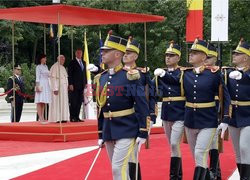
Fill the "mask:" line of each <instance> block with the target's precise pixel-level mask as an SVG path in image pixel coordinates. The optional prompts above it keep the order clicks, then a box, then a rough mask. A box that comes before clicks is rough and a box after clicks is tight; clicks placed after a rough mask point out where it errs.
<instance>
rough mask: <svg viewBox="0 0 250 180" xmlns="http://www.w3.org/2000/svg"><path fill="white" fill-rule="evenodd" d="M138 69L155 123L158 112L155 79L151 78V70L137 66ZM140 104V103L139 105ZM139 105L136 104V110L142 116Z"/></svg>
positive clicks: (152, 119) (151, 116) (151, 117)
mask: <svg viewBox="0 0 250 180" xmlns="http://www.w3.org/2000/svg"><path fill="white" fill-rule="evenodd" d="M136 69H137V70H139V72H140V83H141V85H142V86H143V88H144V91H145V93H147V95H146V98H147V102H148V108H149V113H150V119H151V121H153V122H154V123H155V122H156V114H157V112H156V111H157V108H156V106H157V104H156V98H155V90H154V85H153V81H152V80H151V78H150V74H149V71H148V70H146V68H140V67H137V68H136ZM139 106H140V105H139ZM137 109H138V107H137V104H136V105H135V112H136V114H137V116H138V117H140V114H139V113H137V112H138V110H137Z"/></svg>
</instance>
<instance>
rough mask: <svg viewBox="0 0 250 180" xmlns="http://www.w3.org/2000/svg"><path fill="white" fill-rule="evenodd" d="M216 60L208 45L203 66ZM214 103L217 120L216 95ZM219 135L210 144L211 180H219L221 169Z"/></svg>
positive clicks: (215, 54)
mask: <svg viewBox="0 0 250 180" xmlns="http://www.w3.org/2000/svg"><path fill="white" fill-rule="evenodd" d="M217 58H218V52H217V49H216V47H214V46H213V44H211V43H209V44H208V56H207V59H206V60H205V65H206V66H216V62H217ZM215 102H216V107H217V112H218V118H219V113H220V109H219V108H220V105H219V103H220V102H219V97H218V95H216V96H215ZM219 138H220V137H219V134H218V131H216V133H215V135H214V139H213V141H212V144H211V149H210V151H209V156H210V166H209V170H210V177H211V179H217V180H221V169H220V162H219V151H218V143H219V142H221V141H220V139H219Z"/></svg>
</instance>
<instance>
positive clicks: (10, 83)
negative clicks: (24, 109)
mask: <svg viewBox="0 0 250 180" xmlns="http://www.w3.org/2000/svg"><path fill="white" fill-rule="evenodd" d="M15 84H16V87H17V90H18V91H20V92H21V93H24V91H25V88H24V82H23V80H22V77H20V79H18V78H17V77H16V76H15ZM12 88H13V76H11V77H10V78H9V79H8V82H7V91H9V90H10V89H12ZM7 96H8V98H9V99H10V101H12V100H13V99H14V97H13V91H11V92H10V93H9V94H8V95H7ZM15 96H16V97H15V98H16V99H15V100H16V102H23V100H24V97H23V96H21V95H19V94H18V93H17V92H15Z"/></svg>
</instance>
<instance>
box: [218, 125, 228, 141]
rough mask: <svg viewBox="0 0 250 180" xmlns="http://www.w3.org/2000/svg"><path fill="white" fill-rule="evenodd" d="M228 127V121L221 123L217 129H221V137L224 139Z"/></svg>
mask: <svg viewBox="0 0 250 180" xmlns="http://www.w3.org/2000/svg"><path fill="white" fill-rule="evenodd" d="M227 128H228V124H227V123H220V125H219V126H218V128H217V131H219V130H221V139H224V134H225V132H226V130H227Z"/></svg>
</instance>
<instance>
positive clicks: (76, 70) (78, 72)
mask: <svg viewBox="0 0 250 180" xmlns="http://www.w3.org/2000/svg"><path fill="white" fill-rule="evenodd" d="M81 61H82V63H83V70H82V68H81V66H80V64H79V63H78V61H77V60H76V59H73V60H72V61H71V62H70V63H69V66H68V76H69V77H68V79H69V85H73V86H74V89H75V90H83V89H84V87H85V85H86V84H87V78H86V63H85V62H84V61H83V60H81Z"/></svg>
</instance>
